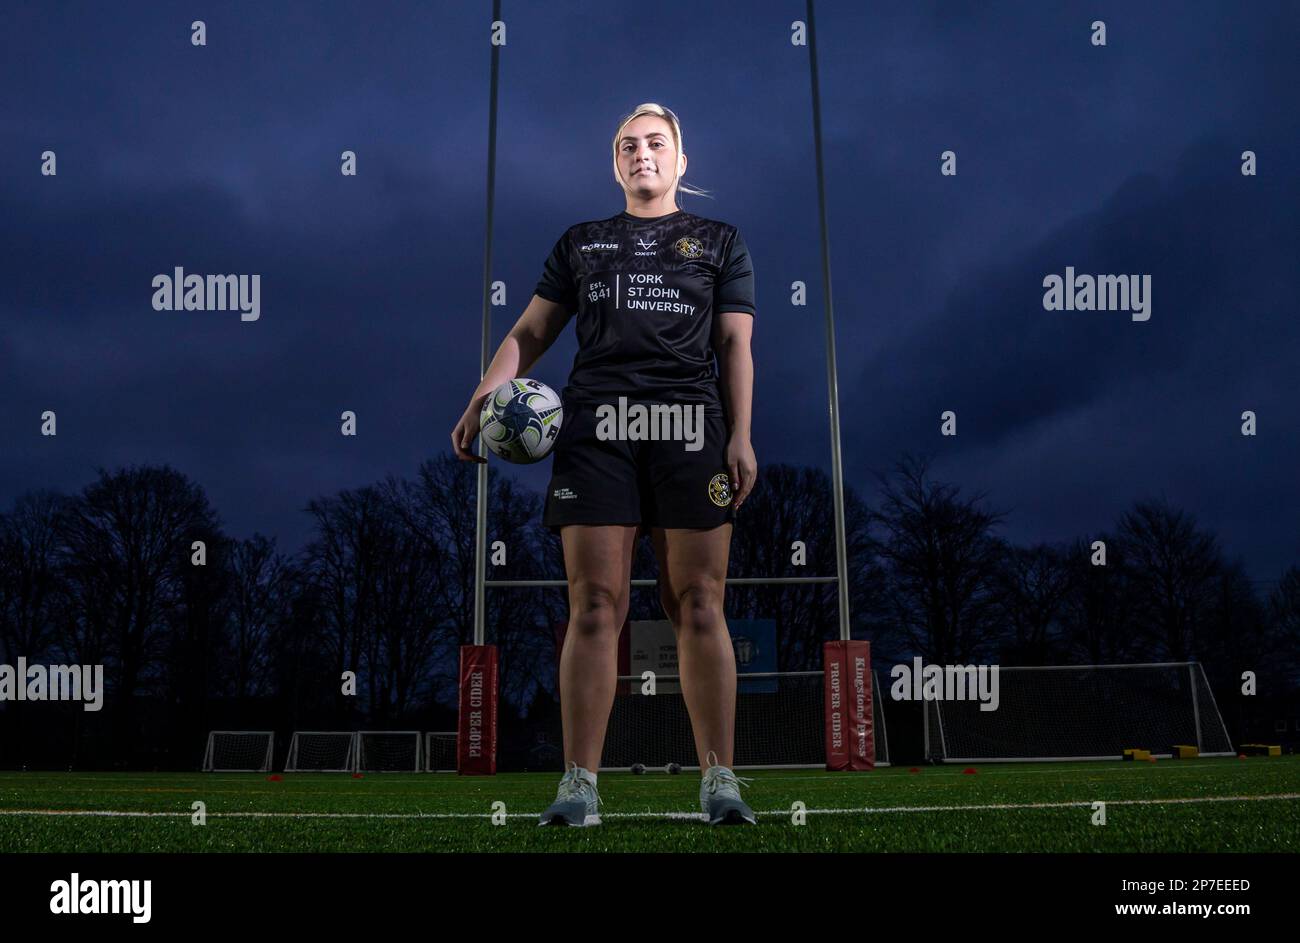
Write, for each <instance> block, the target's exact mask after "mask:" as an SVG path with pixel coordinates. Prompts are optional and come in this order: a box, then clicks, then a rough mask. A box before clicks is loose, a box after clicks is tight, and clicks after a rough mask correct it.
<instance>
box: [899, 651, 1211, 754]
mask: <svg viewBox="0 0 1300 943" xmlns="http://www.w3.org/2000/svg"><path fill="white" fill-rule="evenodd" d="M925 707H926V710H925V713H924V717H925V725H924V726H925V738H926V751H927V755H928V756H930V757H931V758H932V759H935V760H938V761H940V762H945V763H973V762H987V761H998V760H1001V761H1016V760H1021V761H1035V762H1041V761H1047V760H1117V759H1120V758H1121V757H1122V756H1123V753H1124V750H1126V749H1129V748H1138V749H1143V750H1150V751H1151V754H1152V756H1166V757H1167V756H1170V755H1172V752H1173V747H1174V746H1175V745H1180V744H1186V745H1189V746H1194V747H1196V748H1197V749H1198V750H1199V751H1200V755H1201V756H1231V755H1233V750H1232V741H1231V739H1230V738H1229V737H1228V730H1227V727H1226V726H1225V725H1224V723H1223V717H1222V715H1221V714H1220V713H1219V708H1218V705H1217V704H1216V703H1215V701H1214V694H1213V692H1211V690H1210V685H1209V682H1208V681H1207V680H1206V678H1205V671H1204V669H1203V668H1202V667H1201V665H1200V664H1198V663H1196V662H1168V663H1162V664H1142V665H1083V666H1059V667H1034V668H1000V669H999V671H998V706H997V709H996V710H990V711H982V710H980V704H979V702H978V701H976V700H965V701H957V700H948V701H943V700H933V701H929V702H928V703H927V704H926V705H925Z"/></svg>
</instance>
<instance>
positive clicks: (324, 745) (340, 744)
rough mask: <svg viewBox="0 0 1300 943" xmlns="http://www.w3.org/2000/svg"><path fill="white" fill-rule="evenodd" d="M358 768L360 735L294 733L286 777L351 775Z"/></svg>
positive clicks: (335, 732) (318, 731)
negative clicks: (288, 775)
mask: <svg viewBox="0 0 1300 943" xmlns="http://www.w3.org/2000/svg"><path fill="white" fill-rule="evenodd" d="M356 768H357V735H356V733H355V732H354V731H351V730H295V731H294V733H293V739H292V740H291V741H290V742H289V758H288V759H287V760H286V761H285V764H284V771H285V772H286V773H351V772H354V771H355V770H356Z"/></svg>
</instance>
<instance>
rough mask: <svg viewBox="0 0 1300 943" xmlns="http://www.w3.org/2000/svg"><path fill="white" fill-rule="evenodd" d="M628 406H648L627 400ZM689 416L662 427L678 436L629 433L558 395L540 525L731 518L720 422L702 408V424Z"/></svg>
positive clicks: (702, 522) (674, 523) (703, 524)
mask: <svg viewBox="0 0 1300 943" xmlns="http://www.w3.org/2000/svg"><path fill="white" fill-rule="evenodd" d="M610 405H612V406H613V405H616V404H614V403H611V404H610ZM628 405H629V407H630V406H633V405H641V406H647V407H648V406H650V405H652V404H651V403H649V402H647V401H645V400H629V401H628ZM695 408H696V407H695V406H693V405H688V406H685V407H684V409H689V410H692V411H693V410H695ZM661 415H662V414H661ZM697 419H698V414H695V416H694V417H693V419H692V422H691V423H690V424H684V425H681V426H677V427H674V428H672V429H671V430H665V431H667V432H669V434H670V435H672V434H678V435H680V436H682V437H678V438H661V439H648V438H635V437H634V433H635V430H634V429H630V428H625V429H623V430H619V429H617V423H614V422H606V423H605V425H604V427H603V429H602V427H601V418H600V417H599V416H598V415H597V413H596V404H594V403H586V402H578V401H570V400H566V401H565V404H564V424H563V425H562V426H561V427H560V435H559V438H557V439H556V441H555V448H554V455H555V460H554V464H553V465H552V466H551V482H550V485H548V487H547V489H546V510H545V513H544V514H543V516H542V523H544V524H545V525H546V526H547V527H549V528H550V529H551V530H552V531H555V532H556V533H558V532H559V528H561V527H563V526H564V525H565V524H641V525H642V526H643V527H644V528H646V529H648V528H650V527H695V528H712V527H717V526H718V525H720V524H725V523H727V522H728V521H732V522H734V521H735V519H736V512H735V509H734V508H733V507H732V491H731V476H730V474H729V472H728V469H727V462H726V454H727V439H728V436H729V433H728V430H727V424H726V421H725V419H724V418H723V416H722V414H721V413H720V412H717V411H714V412H713V413H710V412H709V411H708V409H707V407H706V408H705V411H704V414H703V422H702V423H700V422H698V421H695V420H697ZM642 431H643V432H644V430H642ZM611 432H612V433H613V434H612V435H609V434H608V433H611ZM683 437H684V438H683ZM696 444H698V445H699V446H700V447H699V448H695V447H694V446H695V445H696ZM688 445H690V446H691V448H687V446H688Z"/></svg>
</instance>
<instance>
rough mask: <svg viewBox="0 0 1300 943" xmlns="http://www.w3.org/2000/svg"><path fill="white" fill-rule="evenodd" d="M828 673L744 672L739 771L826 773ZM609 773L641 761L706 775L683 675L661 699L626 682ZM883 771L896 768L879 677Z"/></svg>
mask: <svg viewBox="0 0 1300 943" xmlns="http://www.w3.org/2000/svg"><path fill="white" fill-rule="evenodd" d="M824 675H825V672H822V671H787V672H762V673H750V674H741V675H738V676H737V684H736V738H735V744H736V753H735V760H734V768H736V769H765V768H766V769H773V768H781V767H804V768H808V769H813V768H821V767H824V766H825V765H826V739H825V731H826V720H825V702H824V695H823V680H824ZM618 680H619V688H618V690H619V693H618V695H617V696H616V697H615V698H614V708H613V711H612V712H611V713H610V718H609V728H608V732H607V734H606V736H605V752H604V755H603V757H602V761H601V769H609V770H625V769H629V768H630V767H632V766H633V765H634V764H637V763H640V764H642V765H644V766H645V767H646V768H647V769H662V768H664V767H665V766H667V765H668V764H669V763H677V764H678V765H680V766H681V767H682V769H699V765H698V757H697V756H696V753H695V737H694V735H693V734H692V732H691V719H690V715H689V713H688V712H687V710H686V701H685V698H684V697H683V696H682V694H681V685H680V683H678V682H679V681H680V679H679V677H678V676H677V675H667V674H661V675H659V676H658V677H657V678H656V693H655V694H653V695H647V694H642V693H641V690H642V688H641V685H642V682H641V679H640V678H639V677H635V676H631V675H625V676H620V677H619V679H618ZM871 689H872V719H873V730H874V731H875V744H876V765H877V766H888V765H889V741H888V738H887V737H886V730H885V715H884V702H883V701H882V699H881V696H880V680H879V677H878V676H877V675H876V672H874V671H873V672H872V686H871Z"/></svg>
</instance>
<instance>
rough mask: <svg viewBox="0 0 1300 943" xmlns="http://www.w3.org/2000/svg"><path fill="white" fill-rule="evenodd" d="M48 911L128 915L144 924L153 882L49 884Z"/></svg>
mask: <svg viewBox="0 0 1300 943" xmlns="http://www.w3.org/2000/svg"><path fill="white" fill-rule="evenodd" d="M50 895H51V896H50V913H52V914H131V921H132V922H133V923H148V922H149V918H150V916H151V914H152V912H153V906H152V902H153V881H148V880H145V881H83V880H81V875H79V874H78V873H77V872H76V871H73V872H72V877H71V879H69V880H67V881H55V882H54V883H53V884H51V885H50Z"/></svg>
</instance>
